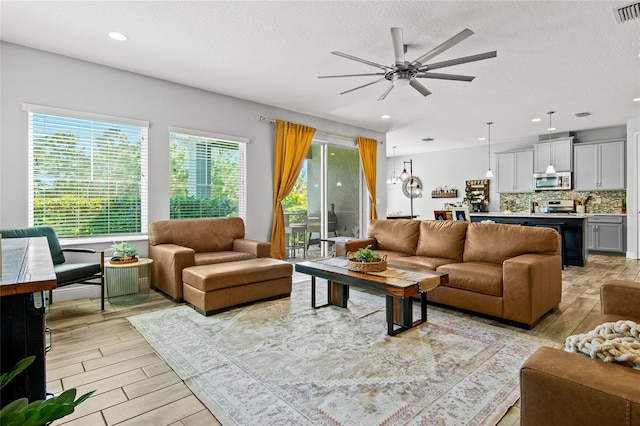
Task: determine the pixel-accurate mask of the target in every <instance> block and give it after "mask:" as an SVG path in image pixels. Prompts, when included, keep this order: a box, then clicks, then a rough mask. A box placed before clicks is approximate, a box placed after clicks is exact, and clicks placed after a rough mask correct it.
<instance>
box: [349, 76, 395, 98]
mask: <svg viewBox="0 0 640 426" xmlns="http://www.w3.org/2000/svg"><path fill="white" fill-rule="evenodd" d="M382 80H386V78H384V77H383V78H379V79H377V80H376V81H372V82H371V83H367V84H363V85H362V86H358V87H354V88H353V89H349V90H347V91H346V92H342V93H340V94H341V95H345V94H347V93H350V92H353V91H354V90H358V89H362V88H363V87H367V86H371V85H372V84H376V83H379V82H381V81H382Z"/></svg>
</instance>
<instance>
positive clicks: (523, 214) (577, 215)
mask: <svg viewBox="0 0 640 426" xmlns="http://www.w3.org/2000/svg"><path fill="white" fill-rule="evenodd" d="M469 216H495V217H535V218H542V219H544V218H546V217H548V218H556V219H557V218H558V217H575V218H589V217H593V216H626V214H623V213H528V212H510V213H507V212H484V213H482V212H480V213H469Z"/></svg>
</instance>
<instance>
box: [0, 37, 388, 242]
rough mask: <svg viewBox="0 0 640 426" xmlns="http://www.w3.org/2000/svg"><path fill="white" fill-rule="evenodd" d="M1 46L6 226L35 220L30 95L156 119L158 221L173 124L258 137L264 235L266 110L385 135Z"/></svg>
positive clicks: (250, 208) (152, 172) (253, 165)
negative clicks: (32, 217) (30, 171)
mask: <svg viewBox="0 0 640 426" xmlns="http://www.w3.org/2000/svg"><path fill="white" fill-rule="evenodd" d="M0 49H1V50H0V54H1V57H0V58H1V63H0V71H1V76H0V90H1V93H2V100H1V108H2V110H1V115H0V117H1V125H2V129H1V131H0V135H1V136H2V139H1V140H0V228H15V227H24V226H27V225H28V223H27V220H28V199H27V196H28V184H27V179H28V168H27V161H28V159H27V154H28V152H27V151H28V146H27V137H28V134H27V113H26V112H23V111H22V109H21V105H22V103H23V102H24V103H32V104H38V105H46V106H52V107H58V108H64V109H70V110H77V111H84V112H91V113H97V114H105V115H111V116H118V117H127V118H133V119H140V120H146V121H149V122H150V127H149V222H150V223H151V222H153V221H156V220H161V219H168V217H169V135H168V127H170V126H176V127H181V128H185V129H194V130H202V131H208V132H215V133H222V134H227V135H235V136H244V137H248V138H250V140H251V143H250V144H249V145H248V147H247V184H248V190H247V223H246V231H247V236H248V237H250V238H257V239H262V240H269V239H270V237H271V222H272V211H273V188H272V185H273V139H274V133H275V132H274V125H273V124H271V123H269V122H263V121H260V120H259V117H260V116H266V117H269V118H278V119H282V120H287V121H292V122H296V123H303V124H306V125H309V126H312V127H316V128H317V129H318V130H326V131H329V132H334V133H340V134H346V135H353V136H354V137H355V136H366V137H371V138H375V139H378V140H384V139H385V135H384V134H382V133H379V132H374V131H370V130H366V129H361V128H357V127H353V126H349V125H345V124H341V123H337V122H333V121H329V120H324V119H320V118H317V117H311V116H308V115H304V114H300V113H296V112H292V111H287V110H283V109H280V108H276V107H272V106H268V105H262V104H258V103H254V102H249V101H245V100H242V99H237V98H232V97H228V96H224V95H220V94H216V93H212V92H207V91H204V90H200V89H195V88H192V87H188V86H184V85H180V84H176V83H171V82H168V81H164V80H159V79H155V78H151V77H146V76H142V75H139V74H134V73H130V72H126V71H122V70H118V69H114V68H109V67H105V66H101V65H97V64H93V63H89V62H84V61H79V60H76V59H72V58H68V57H64V56H60V55H56V54H52V53H48V52H43V51H39V50H34V49H30V48H25V47H22V46H18V45H15V44H11V43H5V42H2V43H1V44H0ZM141 60H142V59H141ZM274 101H275V100H274ZM309 101H310V102H312V101H313V100H309ZM317 135H318V137H319V138H322V135H321V134H317ZM332 142H334V143H336V144H342V145H344V146H350V147H353V141H348V140H336V139H335V138H334V139H333V140H332ZM384 146H385V145H384V144H382V145H380V149H379V150H378V164H380V166H379V170H381V172H382V171H384V170H385V161H386V159H385V147H384ZM379 175H380V176H379V177H378V183H377V186H378V188H380V189H379V190H378V192H379V194H378V198H379V205H380V209H381V210H382V211H384V210H385V205H386V198H385V191H384V179H385V177H384V176H383V175H382V173H379ZM107 246H108V244H107Z"/></svg>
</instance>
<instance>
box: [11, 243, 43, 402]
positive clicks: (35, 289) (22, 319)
mask: <svg viewBox="0 0 640 426" xmlns="http://www.w3.org/2000/svg"><path fill="white" fill-rule="evenodd" d="M55 287H56V274H55V272H54V270H53V261H52V260H51V252H50V251H49V244H48V243H47V238H46V237H37V238H10V239H4V240H2V277H0V321H1V324H2V329H1V330H2V332H1V333H0V339H1V344H2V346H1V348H0V371H1V373H3V374H4V373H6V372H8V371H9V370H11V368H12V367H13V366H14V365H15V364H16V363H17V362H18V361H20V360H21V359H23V358H25V357H27V356H30V355H35V356H36V359H35V361H34V362H33V364H31V365H30V366H29V367H28V368H27V369H26V370H25V371H24V372H22V373H21V374H19V375H18V376H16V377H15V378H14V379H13V380H12V381H11V382H10V383H9V384H8V385H7V386H5V387H4V388H3V389H2V393H1V394H0V405H2V406H4V405H6V404H8V403H9V402H11V401H13V400H15V399H17V398H23V397H26V398H28V399H29V401H35V400H38V399H44V398H45V396H46V383H47V382H46V369H45V346H46V344H45V332H44V329H45V324H44V311H45V298H44V291H45V290H50V289H53V288H55Z"/></svg>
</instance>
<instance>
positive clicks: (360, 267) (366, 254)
mask: <svg viewBox="0 0 640 426" xmlns="http://www.w3.org/2000/svg"><path fill="white" fill-rule="evenodd" d="M347 269H349V270H351V271H358V272H380V271H384V270H385V269H387V256H386V255H385V256H383V257H380V254H379V253H377V252H375V251H373V250H371V245H368V246H366V247H363V248H360V249H358V251H356V252H355V253H353V252H348V253H347Z"/></svg>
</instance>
